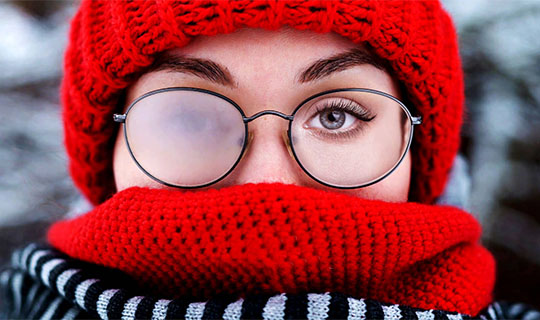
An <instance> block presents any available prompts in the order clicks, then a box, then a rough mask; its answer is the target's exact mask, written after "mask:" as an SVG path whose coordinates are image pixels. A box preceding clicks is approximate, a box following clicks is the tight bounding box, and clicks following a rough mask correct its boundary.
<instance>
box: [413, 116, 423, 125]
mask: <svg viewBox="0 0 540 320" xmlns="http://www.w3.org/2000/svg"><path fill="white" fill-rule="evenodd" d="M411 120H412V124H422V117H411Z"/></svg>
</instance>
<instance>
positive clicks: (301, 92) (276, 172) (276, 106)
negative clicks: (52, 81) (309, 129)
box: [113, 28, 411, 202]
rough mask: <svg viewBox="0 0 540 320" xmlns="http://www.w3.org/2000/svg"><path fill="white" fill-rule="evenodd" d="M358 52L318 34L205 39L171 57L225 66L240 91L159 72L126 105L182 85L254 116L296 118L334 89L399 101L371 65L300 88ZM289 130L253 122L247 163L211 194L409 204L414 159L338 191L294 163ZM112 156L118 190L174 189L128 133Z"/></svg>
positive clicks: (390, 82)
mask: <svg viewBox="0 0 540 320" xmlns="http://www.w3.org/2000/svg"><path fill="white" fill-rule="evenodd" d="M353 48H358V44H355V43H353V42H352V41H350V40H348V39H346V38H344V37H342V36H339V35H337V34H334V33H326V34H317V33H314V32H311V31H299V30H294V29H290V28H283V29H280V30H278V31H267V30H263V29H241V30H239V31H237V32H235V33H232V34H225V35H215V36H211V37H205V36H200V37H197V38H195V39H194V40H193V41H192V42H191V43H190V44H188V45H186V46H185V47H182V48H178V49H174V50H171V51H170V52H169V53H171V54H180V55H184V56H189V57H196V58H202V59H209V60H212V61H213V62H216V63H218V64H220V65H222V66H224V67H225V68H226V69H227V70H228V72H229V73H230V74H231V75H232V77H233V78H234V79H235V83H234V86H232V87H231V86H226V85H223V84H217V83H215V82H212V81H209V80H208V79H204V78H201V77H199V76H196V75H194V74H190V73H184V72H171V71H170V70H169V71H168V70H160V71H153V72H148V73H145V74H143V75H142V76H141V77H140V78H139V79H138V80H137V81H136V82H135V83H134V84H133V85H132V86H131V87H129V88H128V90H127V98H126V105H125V106H126V108H127V106H129V104H130V103H131V102H132V101H134V100H135V99H136V98H137V97H139V96H141V95H143V94H144V93H146V92H149V91H152V90H156V89H160V88H165V87H175V86H190V87H199V88H204V89H208V90H212V91H215V92H218V93H221V94H223V95H225V96H227V97H229V98H231V99H233V100H234V101H235V102H237V103H238V104H239V105H240V106H241V107H242V108H243V110H244V112H245V113H246V115H247V116H251V115H253V114H255V113H257V112H259V111H262V110H268V109H273V110H277V111H280V112H283V113H285V114H291V113H292V111H293V109H294V108H295V107H296V106H297V105H298V104H299V103H300V102H301V101H303V100H304V99H305V98H307V97H309V96H311V95H314V94H316V93H319V92H321V91H324V90H329V89H335V88H344V87H357V88H371V89H376V90H379V91H384V92H386V93H389V94H391V95H393V96H395V97H398V98H399V97H400V92H399V86H398V84H397V82H396V81H395V80H394V79H393V78H392V76H391V75H390V74H389V73H387V72H385V71H383V70H381V69H379V68H377V67H375V66H373V65H370V64H363V65H360V66H354V67H352V68H348V69H346V70H344V71H339V72H336V73H332V74H331V75H329V76H327V77H323V78H321V79H317V80H315V81H312V82H307V83H299V82H298V81H297V78H295V77H296V76H297V74H298V72H299V70H301V69H303V68H305V67H306V66H309V65H311V64H312V63H313V62H315V61H317V60H319V59H322V58H327V57H329V56H332V55H335V54H338V53H342V52H345V51H347V50H350V49H353ZM287 125H288V121H286V120H284V119H282V118H279V117H275V116H263V117H261V118H258V119H256V120H254V121H252V122H250V123H249V130H250V132H252V133H253V140H252V141H251V144H250V146H249V148H248V150H247V152H246V154H245V155H244V157H243V159H242V160H241V161H240V163H239V164H238V165H237V167H236V168H235V169H234V171H233V172H232V173H230V174H229V175H228V176H227V177H225V178H224V179H223V180H221V181H219V182H218V183H216V184H214V185H211V186H209V187H207V188H218V189H219V188H223V187H227V186H232V185H239V184H245V183H263V182H281V183H286V184H295V185H301V186H307V187H312V188H317V189H323V190H327V191H333V192H340V193H346V194H350V195H354V196H357V197H361V198H365V199H377V200H383V201H390V202H406V201H407V197H408V190H409V184H410V177H411V157H410V152H409V153H408V154H407V155H406V157H405V158H404V160H403V162H402V163H401V164H400V166H399V167H398V168H397V169H396V170H395V171H394V172H393V173H392V174H390V175H389V176H388V177H386V178H385V179H383V180H382V181H380V182H378V183H376V184H374V185H371V186H368V187H364V188H359V189H348V190H344V189H336V188H331V187H327V186H324V185H322V184H319V183H318V182H316V181H314V180H312V179H311V178H310V177H309V176H307V175H306V174H305V173H304V172H303V171H302V169H301V168H300V167H299V166H298V164H297V163H296V161H295V160H294V158H292V157H291V156H290V154H289V152H288V150H287V147H286V144H285V143H284V140H283V137H282V134H283V131H286V130H287ZM119 130H122V126H119ZM113 157H114V158H113V170H114V175H115V181H116V187H117V190H118V191H121V190H124V189H126V188H129V187H132V186H143V187H150V188H164V189H169V187H166V186H164V185H162V184H160V183H158V182H156V181H154V180H152V179H151V178H149V177H148V176H146V175H145V174H144V173H143V172H142V171H141V170H140V169H139V168H138V167H137V166H136V165H135V163H134V162H133V160H132V159H131V157H130V155H129V152H128V149H127V146H126V144H125V141H124V135H123V134H122V131H119V132H118V137H117V140H116V144H115V148H114V155H113ZM170 189H172V188H170ZM195 190H204V189H195Z"/></svg>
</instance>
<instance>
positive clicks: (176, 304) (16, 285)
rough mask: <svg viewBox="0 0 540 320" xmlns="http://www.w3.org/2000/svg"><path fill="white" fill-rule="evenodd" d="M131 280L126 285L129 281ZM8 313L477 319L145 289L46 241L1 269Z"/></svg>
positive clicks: (500, 311)
mask: <svg viewBox="0 0 540 320" xmlns="http://www.w3.org/2000/svg"><path fill="white" fill-rule="evenodd" d="M122 285H124V286H126V287H124V288H122V287H121V286H122ZM0 287H1V293H2V296H1V300H0V301H1V302H2V309H0V310H3V313H1V314H0V317H1V318H2V319H20V318H22V319H42V320H49V319H153V320H158V319H197V320H199V319H201V320H202V319H226V320H237V319H268V320H270V319H272V320H278V319H313V320H315V319H317V320H318V319H321V320H322V319H351V320H353V319H355V320H356V319H358V320H359V319H385V320H386V319H388V320H400V319H417V320H438V319H445V320H446V319H448V320H459V319H473V318H471V317H470V316H468V315H464V314H459V313H455V312H446V311H441V310H433V309H430V310H425V309H419V308H412V307H408V306H404V305H397V304H384V303H380V302H377V301H375V300H371V299H357V298H353V297H351V296H347V295H344V294H340V293H329V292H326V293H308V294H284V293H283V294H278V295H273V296H270V295H254V296H249V297H245V298H240V299H236V300H234V299H231V298H227V297H215V298H212V299H209V300H207V301H204V302H196V301H192V300H191V301H190V300H187V299H174V300H170V299H160V298H159V297H152V296H145V295H141V294H140V292H138V290H137V289H136V288H133V287H132V286H130V280H129V278H127V277H126V276H125V275H122V274H119V273H117V272H116V271H115V270H108V269H103V268H102V267H98V266H95V265H92V264H89V263H85V262H81V261H78V260H75V259H72V258H70V257H68V256H66V255H64V254H62V253H61V252H59V251H57V250H55V249H53V248H51V247H48V246H43V245H37V244H30V245H28V246H27V247H25V248H23V249H21V250H18V251H16V252H15V253H14V254H13V257H12V262H11V266H10V268H8V269H7V270H5V271H4V272H2V274H1V275H0ZM476 318H477V319H483V320H489V319H509V318H511V319H531V320H532V319H540V313H538V312H537V311H534V310H532V309H531V308H530V307H528V306H526V305H523V304H508V303H504V302H501V303H498V302H494V303H492V304H490V305H489V306H488V307H487V308H485V309H484V310H483V311H482V312H481V313H480V314H479V315H478V316H477V317H476Z"/></svg>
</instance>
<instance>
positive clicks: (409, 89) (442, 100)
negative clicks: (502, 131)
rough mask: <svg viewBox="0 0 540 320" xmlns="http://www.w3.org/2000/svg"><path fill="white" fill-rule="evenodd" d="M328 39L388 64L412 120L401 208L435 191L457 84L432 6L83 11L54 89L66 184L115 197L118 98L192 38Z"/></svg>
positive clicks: (119, 5)
mask: <svg viewBox="0 0 540 320" xmlns="http://www.w3.org/2000/svg"><path fill="white" fill-rule="evenodd" d="M285 25H287V26H291V27H293V28H296V29H299V30H312V31H315V32H335V33H337V34H339V35H342V36H344V37H346V38H348V39H350V40H351V41H353V42H355V43H363V44H365V45H366V46H368V47H370V48H371V49H372V50H373V51H374V53H375V54H377V55H378V56H379V57H381V58H383V59H386V60H387V61H388V62H389V65H390V67H391V69H392V70H391V71H392V73H393V75H394V76H395V77H396V78H397V80H399V81H400V82H401V83H402V84H403V86H404V88H405V90H406V92H405V95H406V96H407V98H408V100H409V101H410V102H411V104H412V106H414V109H415V112H417V113H418V114H417V115H420V116H422V117H423V120H424V121H423V124H422V125H421V126H419V127H418V130H417V131H416V132H415V137H414V141H413V145H412V149H411V152H412V160H413V165H412V168H413V169H412V170H413V172H412V181H411V192H410V199H411V200H412V201H420V202H423V203H433V201H434V200H435V199H436V198H437V197H438V196H439V195H440V194H441V192H442V191H443V188H444V185H445V182H446V179H447V175H448V173H449V170H450V168H451V166H452V163H453V160H454V157H455V155H456V153H457V150H458V146H459V128H460V126H461V122H462V119H461V117H462V109H463V100H464V98H463V74H462V71H461V66H460V60H459V55H458V49H457V43H456V35H455V30H454V27H453V25H452V22H451V20H450V18H449V16H448V15H447V13H446V12H445V11H444V10H443V9H442V7H441V5H440V3H439V2H438V1H276V0H265V1H251V0H240V1H216V0H214V1H100V0H98V1H92V0H83V1H82V3H81V7H80V10H79V11H78V13H77V14H76V15H75V17H74V19H73V21H72V24H71V33H70V42H69V45H68V49H67V51H66V56H65V74H64V78H63V82H62V101H63V107H64V108H63V117H64V133H65V144H66V147H67V152H68V155H69V167H70V172H71V175H72V177H73V179H74V181H75V184H76V185H77V186H78V187H79V189H80V190H81V191H82V192H83V193H84V194H85V195H86V197H87V198H88V199H89V200H90V201H91V202H92V203H94V204H98V203H102V202H103V201H104V200H106V199H107V198H109V197H110V196H111V195H112V194H113V193H114V192H115V191H116V190H115V185H114V179H113V174H112V149H113V145H114V138H115V136H116V130H117V127H115V126H114V125H113V124H112V120H111V119H112V115H113V113H115V112H118V111H119V108H120V107H121V105H120V104H121V102H122V95H123V93H124V91H125V89H126V88H127V87H128V86H129V85H130V84H132V83H133V82H134V81H135V80H136V79H137V77H138V76H140V75H141V73H143V72H144V71H145V70H146V68H148V67H149V66H150V65H151V64H152V63H153V60H154V59H155V56H156V54H158V53H160V52H163V51H165V50H168V49H173V48H177V47H183V46H185V45H186V44H188V43H189V42H190V40H191V39H192V38H193V37H196V36H201V35H204V36H211V35H215V34H222V33H230V32H234V31H235V30H237V29H239V28H246V27H247V28H265V29H270V30H276V29H278V28H280V27H281V26H285Z"/></svg>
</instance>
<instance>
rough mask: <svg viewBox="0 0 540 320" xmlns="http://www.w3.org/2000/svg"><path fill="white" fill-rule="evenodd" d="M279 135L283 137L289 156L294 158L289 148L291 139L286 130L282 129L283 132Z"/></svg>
mask: <svg viewBox="0 0 540 320" xmlns="http://www.w3.org/2000/svg"><path fill="white" fill-rule="evenodd" d="M281 137H282V138H283V142H284V143H285V145H286V146H287V150H288V151H289V155H290V156H291V158H294V155H293V152H292V149H291V140H290V139H289V134H288V131H283V134H282V135H281Z"/></svg>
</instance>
